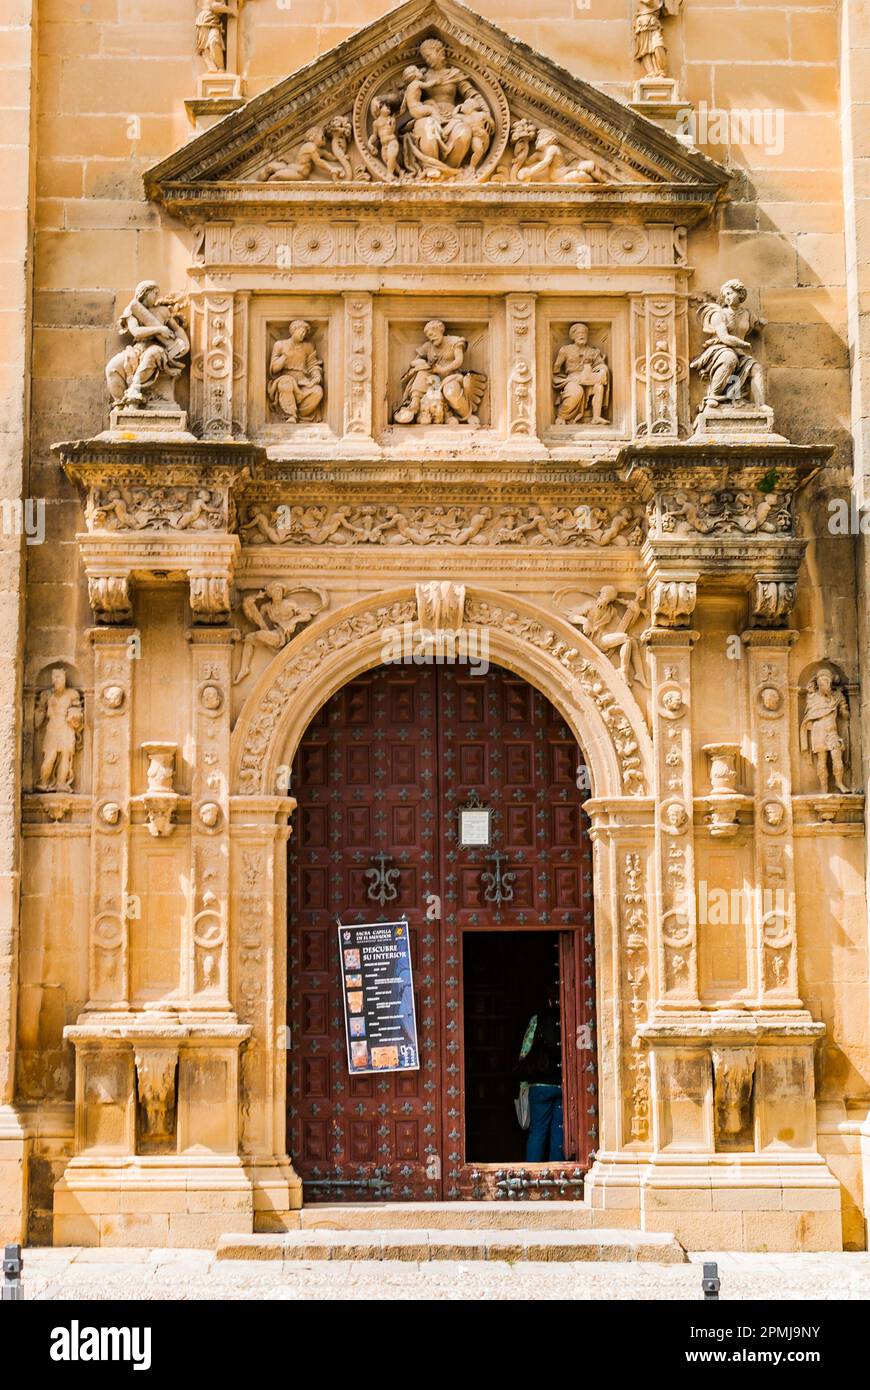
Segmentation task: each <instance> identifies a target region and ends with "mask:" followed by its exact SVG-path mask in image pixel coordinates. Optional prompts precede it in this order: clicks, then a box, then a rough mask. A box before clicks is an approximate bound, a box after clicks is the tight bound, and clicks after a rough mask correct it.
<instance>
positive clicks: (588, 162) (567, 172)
mask: <svg viewBox="0 0 870 1390" xmlns="http://www.w3.org/2000/svg"><path fill="white" fill-rule="evenodd" d="M511 147H512V151H513V159H512V161H511V166H510V178H511V179H515V180H516V181H517V182H518V183H609V182H612V181H613V180H612V178H608V176H607V175H606V174H605V173H604V172H603V171H602V170H601V169H600V168H599V167H598V165H597V164H596V163H595V160H594V159H577V160H576V161H574V163H571V162H570V160H568V159H567V158H566V156H565V152H564V150H563V149H562V146H561V144H560V142H559V137H558V136H557V135H556V133H555V131H552V130H548V129H547V128H546V127H545V126H540V127H538V126H536V125H535V124H534V122H533V121H530V120H527V119H525V118H523V119H521V120H519V121H515V122H514V125H513V127H512V129H511Z"/></svg>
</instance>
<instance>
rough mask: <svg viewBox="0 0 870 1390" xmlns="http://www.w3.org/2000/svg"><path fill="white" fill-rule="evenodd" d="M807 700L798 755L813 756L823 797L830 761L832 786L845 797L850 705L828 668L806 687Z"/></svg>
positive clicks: (826, 787) (827, 782)
mask: <svg viewBox="0 0 870 1390" xmlns="http://www.w3.org/2000/svg"><path fill="white" fill-rule="evenodd" d="M806 700H807V703H806V708H805V709H804V717H803V719H802V720H801V727H800V746H801V751H802V752H804V753H810V754H811V756H812V759H813V762H814V763H815V765H816V776H817V777H818V779H819V790H820V791H821V792H822V794H823V795H827V793H828V787H829V777H828V759H829V758H830V760H831V771H832V773H833V776H834V786H835V787H836V788H837V791H838V792H843V794H844V795H845V794H846V793H847V792H848V787H846V785H845V777H846V771H845V770H846V768H847V767H848V766H849V702H848V700H847V699H846V695H845V693H844V691H843V690H841V689H840V681H839V678H838V677H837V676H835V675H834V672H833V671H831V670H829V669H828V667H826V666H824V667H822V669H821V671H818V672H817V673H816V675H815V676H814V677H813V679H812V680H811V681H809V682H808V683H807V692H806ZM841 719H842V720H843V724H844V729H843V733H842V734H841V733H840V729H839V721H840V720H841Z"/></svg>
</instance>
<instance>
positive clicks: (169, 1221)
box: [53, 1156, 254, 1249]
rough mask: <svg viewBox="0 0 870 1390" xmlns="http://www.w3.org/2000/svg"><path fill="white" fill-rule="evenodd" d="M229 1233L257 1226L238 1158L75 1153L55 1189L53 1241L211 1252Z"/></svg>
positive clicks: (250, 1190) (248, 1185)
mask: <svg viewBox="0 0 870 1390" xmlns="http://www.w3.org/2000/svg"><path fill="white" fill-rule="evenodd" d="M230 1230H231V1231H237V1230H238V1231H246V1232H248V1233H252V1232H253V1230H254V1189H253V1186H252V1183H251V1180H250V1178H249V1176H248V1174H247V1173H246V1172H245V1170H244V1167H243V1164H242V1162H241V1160H239V1159H233V1158H210V1157H205V1156H203V1157H199V1156H195V1157H194V1156H190V1157H175V1156H172V1157H165V1158H164V1157H154V1158H147V1157H138V1158H135V1159H117V1160H114V1161H113V1160H111V1159H107V1158H101V1159H99V1160H89V1159H88V1158H86V1157H82V1158H74V1159H72V1160H71V1161H70V1163H69V1164H68V1165H67V1168H66V1171H65V1172H64V1174H63V1177H62V1178H61V1179H60V1181H59V1182H58V1184H57V1186H56V1187H55V1189H54V1229H53V1236H54V1244H55V1245H117V1246H121V1245H141V1246H154V1247H169V1246H175V1247H187V1248H192V1249H196V1248H199V1249H213V1248H214V1247H215V1246H216V1245H217V1242H218V1240H219V1239H220V1237H221V1236H222V1235H223V1234H224V1233H225V1232H226V1231H230Z"/></svg>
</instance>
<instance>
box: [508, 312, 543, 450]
mask: <svg viewBox="0 0 870 1390" xmlns="http://www.w3.org/2000/svg"><path fill="white" fill-rule="evenodd" d="M536 299H537V295H534V294H509V295H506V296H505V313H506V317H507V361H508V373H507V434H508V438H509V439H530V438H532V437H533V436H534V435H536V434H537V428H536V417H537V413H538V408H537V380H536V373H535V356H536V345H535V317H536V316H535V302H536Z"/></svg>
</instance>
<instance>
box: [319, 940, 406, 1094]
mask: <svg viewBox="0 0 870 1390" xmlns="http://www.w3.org/2000/svg"><path fill="white" fill-rule="evenodd" d="M338 959H339V967H340V969H341V997H342V999H343V1000H344V1026H345V1032H346V1034H347V1065H348V1068H349V1070H350V1074H351V1076H363V1075H365V1074H366V1073H367V1072H386V1071H418V1070H419V1067H420V1053H419V1050H418V1047H417V1016H416V1013H415V1011H414V984H413V980H412V978H411V942H410V938H409V933H408V923H407V922H404V921H403V922H378V923H376V924H375V925H374V926H366V927H359V926H348V927H345V926H342V924H341V923H340V922H339V924H338Z"/></svg>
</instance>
